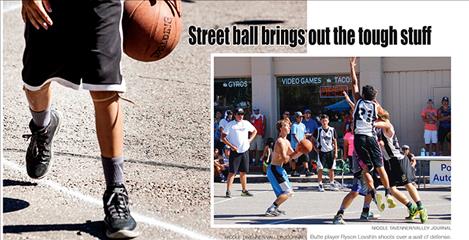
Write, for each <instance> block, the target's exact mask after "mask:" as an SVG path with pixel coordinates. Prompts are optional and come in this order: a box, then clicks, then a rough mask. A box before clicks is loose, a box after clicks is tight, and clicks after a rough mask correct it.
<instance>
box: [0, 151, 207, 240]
mask: <svg viewBox="0 0 469 240" xmlns="http://www.w3.org/2000/svg"><path fill="white" fill-rule="evenodd" d="M2 163H3V166H4V167H8V168H10V169H13V170H15V171H18V172H21V173H22V174H25V167H23V166H20V165H18V164H17V163H15V162H12V161H9V160H6V159H5V158H4V159H2ZM36 182H37V183H38V184H41V185H45V186H48V187H50V188H52V189H54V190H56V191H59V192H62V193H65V194H66V195H69V196H71V197H75V198H77V199H79V200H82V201H83V202H87V203H90V204H93V205H97V206H102V204H103V203H102V201H101V200H99V199H96V198H93V197H91V196H87V195H85V194H83V193H81V192H79V191H75V190H71V189H68V188H66V187H64V186H62V185H60V184H59V183H57V182H54V181H51V180H39V181H36ZM132 215H133V216H134V217H135V219H136V220H137V221H138V222H141V223H145V224H148V225H151V226H155V227H160V228H164V229H167V230H170V231H173V232H175V233H178V234H180V235H184V236H186V237H189V238H191V239H200V240H205V239H214V238H212V237H209V236H205V235H203V234H200V233H197V232H194V231H192V230H189V229H186V228H184V227H181V226H178V225H175V224H172V223H167V222H164V221H162V220H159V219H156V218H153V217H148V216H145V215H143V214H140V213H137V212H132Z"/></svg>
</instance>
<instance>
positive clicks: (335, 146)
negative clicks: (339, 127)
mask: <svg viewBox="0 0 469 240" xmlns="http://www.w3.org/2000/svg"><path fill="white" fill-rule="evenodd" d="M333 137H334V159H337V157H338V156H339V155H338V152H337V131H335V129H334V136H333Z"/></svg>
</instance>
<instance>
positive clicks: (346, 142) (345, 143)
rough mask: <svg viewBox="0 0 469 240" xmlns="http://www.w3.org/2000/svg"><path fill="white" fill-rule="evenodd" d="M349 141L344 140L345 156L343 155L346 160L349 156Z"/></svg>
mask: <svg viewBox="0 0 469 240" xmlns="http://www.w3.org/2000/svg"><path fill="white" fill-rule="evenodd" d="M348 148H349V146H348V141H347V140H344V154H343V155H344V156H343V157H342V158H343V159H344V160H345V159H346V158H347V157H348Z"/></svg>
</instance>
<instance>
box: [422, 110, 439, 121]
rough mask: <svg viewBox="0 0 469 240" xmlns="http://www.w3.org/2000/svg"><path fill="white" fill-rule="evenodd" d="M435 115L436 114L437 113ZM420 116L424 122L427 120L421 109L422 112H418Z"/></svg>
mask: <svg viewBox="0 0 469 240" xmlns="http://www.w3.org/2000/svg"><path fill="white" fill-rule="evenodd" d="M437 115H438V113H437ZM420 117H422V121H423V122H424V123H426V122H427V116H426V114H425V111H422V112H421V113H420ZM437 118H438V116H437Z"/></svg>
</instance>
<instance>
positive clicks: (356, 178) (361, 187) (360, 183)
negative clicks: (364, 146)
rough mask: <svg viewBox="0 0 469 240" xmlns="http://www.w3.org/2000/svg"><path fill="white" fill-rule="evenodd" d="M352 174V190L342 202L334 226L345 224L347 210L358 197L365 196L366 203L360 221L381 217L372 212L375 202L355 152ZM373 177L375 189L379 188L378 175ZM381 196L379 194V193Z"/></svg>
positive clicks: (374, 174) (373, 174)
mask: <svg viewBox="0 0 469 240" xmlns="http://www.w3.org/2000/svg"><path fill="white" fill-rule="evenodd" d="M352 172H353V183H352V189H351V190H350V192H349V193H348V194H347V195H346V196H345V197H344V199H343V200H342V203H341V204H340V208H339V210H338V211H337V214H336V215H335V216H334V220H333V222H332V223H334V224H345V221H344V212H345V210H346V209H347V208H348V207H350V205H351V204H352V202H353V200H355V198H357V197H358V195H361V196H364V197H365V199H364V202H363V209H362V213H361V214H360V220H366V221H369V220H374V219H377V218H378V217H379V216H378V215H376V216H375V215H374V214H373V212H370V203H371V201H372V200H373V198H372V197H371V194H370V193H368V192H369V189H368V187H367V184H366V181H365V177H364V175H363V174H364V172H363V171H362V169H361V168H360V164H359V159H358V156H357V154H356V152H354V154H353V157H352ZM372 177H373V180H374V181H373V183H374V184H375V185H374V187H375V188H376V187H378V184H379V179H378V178H377V177H376V173H374V172H373V173H372ZM377 194H379V193H377Z"/></svg>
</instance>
